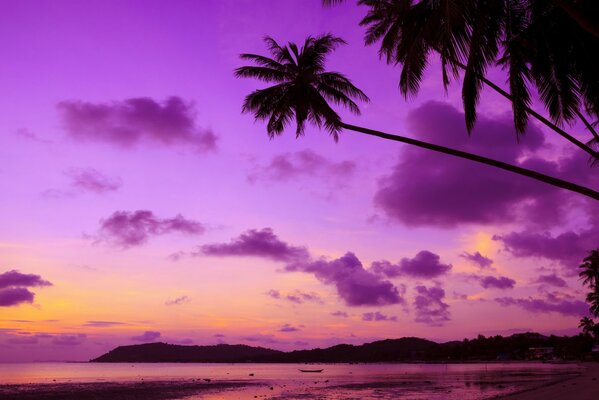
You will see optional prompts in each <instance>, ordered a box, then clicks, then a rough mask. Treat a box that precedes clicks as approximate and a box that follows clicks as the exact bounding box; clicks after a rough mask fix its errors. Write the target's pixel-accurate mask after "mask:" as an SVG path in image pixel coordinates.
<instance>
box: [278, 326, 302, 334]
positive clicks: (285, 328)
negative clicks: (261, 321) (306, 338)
mask: <svg viewBox="0 0 599 400" xmlns="http://www.w3.org/2000/svg"><path fill="white" fill-rule="evenodd" d="M298 331H301V328H298V327H297V326H293V325H290V324H285V325H283V326H282V327H281V328H280V329H279V332H285V333H287V332H298Z"/></svg>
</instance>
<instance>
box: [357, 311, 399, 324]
mask: <svg viewBox="0 0 599 400" xmlns="http://www.w3.org/2000/svg"><path fill="white" fill-rule="evenodd" d="M362 321H376V322H379V321H397V317H396V316H387V315H385V314H381V313H380V312H379V311H376V312H367V313H364V314H362Z"/></svg>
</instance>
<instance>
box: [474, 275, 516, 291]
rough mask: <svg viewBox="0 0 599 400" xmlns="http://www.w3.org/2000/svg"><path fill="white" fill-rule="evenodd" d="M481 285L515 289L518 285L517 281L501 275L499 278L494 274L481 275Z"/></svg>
mask: <svg viewBox="0 0 599 400" xmlns="http://www.w3.org/2000/svg"><path fill="white" fill-rule="evenodd" d="M479 281H480V285H481V286H482V287H484V288H485V289H513V288H514V285H516V281H515V280H513V279H511V278H508V277H505V276H500V277H498V278H496V277H494V276H481V277H479Z"/></svg>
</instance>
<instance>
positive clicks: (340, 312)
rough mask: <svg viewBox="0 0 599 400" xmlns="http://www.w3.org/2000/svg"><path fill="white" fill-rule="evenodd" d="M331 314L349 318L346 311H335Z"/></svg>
mask: <svg viewBox="0 0 599 400" xmlns="http://www.w3.org/2000/svg"><path fill="white" fill-rule="evenodd" d="M331 315H332V316H333V317H342V318H348V317H349V315H348V314H347V313H346V312H345V311H335V312H332V313H331Z"/></svg>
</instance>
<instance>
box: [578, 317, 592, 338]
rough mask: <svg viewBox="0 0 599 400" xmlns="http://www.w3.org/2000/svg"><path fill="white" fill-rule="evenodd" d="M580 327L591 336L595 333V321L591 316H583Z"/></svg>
mask: <svg viewBox="0 0 599 400" xmlns="http://www.w3.org/2000/svg"><path fill="white" fill-rule="evenodd" d="M578 327H579V328H580V329H582V333H583V334H585V335H588V336H591V335H594V333H595V322H593V320H592V319H590V318H589V317H584V318H582V319H581V320H580V323H579V324H578Z"/></svg>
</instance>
